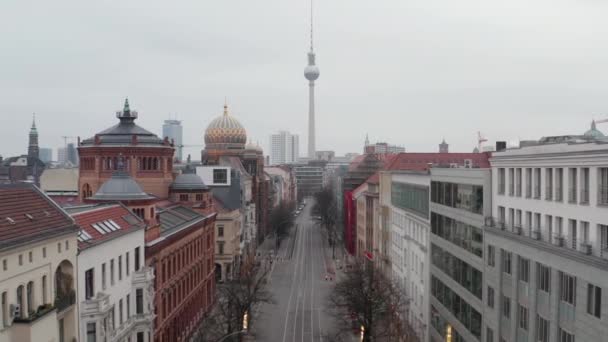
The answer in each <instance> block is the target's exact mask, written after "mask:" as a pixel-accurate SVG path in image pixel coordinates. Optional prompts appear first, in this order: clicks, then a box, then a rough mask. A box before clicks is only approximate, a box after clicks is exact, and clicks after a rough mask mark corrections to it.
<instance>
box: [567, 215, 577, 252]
mask: <svg viewBox="0 0 608 342" xmlns="http://www.w3.org/2000/svg"><path fill="white" fill-rule="evenodd" d="M568 227H569V229H568V230H569V231H568V237H569V238H570V248H572V249H576V237H577V235H578V229H577V226H576V220H572V219H569V220H568Z"/></svg>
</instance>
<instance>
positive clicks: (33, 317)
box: [13, 304, 55, 324]
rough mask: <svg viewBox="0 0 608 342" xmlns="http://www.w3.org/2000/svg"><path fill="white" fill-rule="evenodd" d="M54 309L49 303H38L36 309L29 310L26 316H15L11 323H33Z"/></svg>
mask: <svg viewBox="0 0 608 342" xmlns="http://www.w3.org/2000/svg"><path fill="white" fill-rule="evenodd" d="M54 310H55V307H54V306H53V305H51V304H44V305H40V306H39V307H38V309H37V310H36V311H33V312H30V313H29V315H28V317H16V318H15V319H13V324H19V323H25V324H30V323H34V322H36V321H37V320H39V319H41V318H43V317H44V316H46V315H48V314H50V313H52V312H53V311H54Z"/></svg>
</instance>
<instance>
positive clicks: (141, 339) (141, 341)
mask: <svg viewBox="0 0 608 342" xmlns="http://www.w3.org/2000/svg"><path fill="white" fill-rule="evenodd" d="M137 342H144V333H143V332H141V331H139V332H138V333H137Z"/></svg>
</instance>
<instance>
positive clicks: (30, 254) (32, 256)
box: [27, 251, 34, 263]
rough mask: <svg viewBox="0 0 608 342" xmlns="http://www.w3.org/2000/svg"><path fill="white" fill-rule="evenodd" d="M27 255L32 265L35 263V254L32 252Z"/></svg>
mask: <svg viewBox="0 0 608 342" xmlns="http://www.w3.org/2000/svg"><path fill="white" fill-rule="evenodd" d="M27 254H28V259H29V262H30V263H31V262H34V254H33V253H32V251H30V252H29V253H27Z"/></svg>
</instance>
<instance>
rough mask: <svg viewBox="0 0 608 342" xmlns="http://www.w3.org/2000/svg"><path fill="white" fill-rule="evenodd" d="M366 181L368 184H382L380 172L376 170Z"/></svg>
mask: <svg viewBox="0 0 608 342" xmlns="http://www.w3.org/2000/svg"><path fill="white" fill-rule="evenodd" d="M365 183H368V184H380V172H376V173H374V174H373V175H371V176H370V177H369V178H368V179H367V180H366V181H365Z"/></svg>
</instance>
